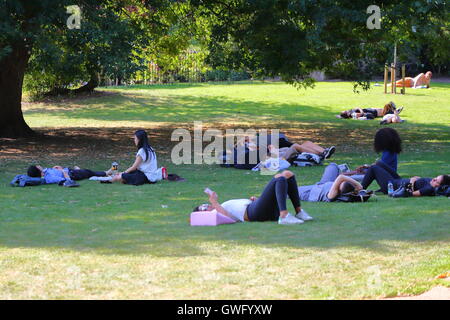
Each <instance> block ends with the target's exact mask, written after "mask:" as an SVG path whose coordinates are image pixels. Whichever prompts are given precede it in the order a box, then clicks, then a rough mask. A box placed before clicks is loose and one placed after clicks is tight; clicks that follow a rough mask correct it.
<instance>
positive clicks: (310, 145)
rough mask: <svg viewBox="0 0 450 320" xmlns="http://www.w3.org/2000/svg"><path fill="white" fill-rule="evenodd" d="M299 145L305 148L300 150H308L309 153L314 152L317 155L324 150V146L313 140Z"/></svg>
mask: <svg viewBox="0 0 450 320" xmlns="http://www.w3.org/2000/svg"><path fill="white" fill-rule="evenodd" d="M299 147H301V148H302V149H304V150H305V151H302V152H309V153H314V154H317V155H319V154H322V153H323V152H324V151H325V149H324V148H322V147H321V146H319V145H318V144H315V143H314V142H311V141H305V142H303V143H302V144H301V145H299ZM306 150H309V151H306Z"/></svg>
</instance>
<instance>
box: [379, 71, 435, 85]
mask: <svg viewBox="0 0 450 320" xmlns="http://www.w3.org/2000/svg"><path fill="white" fill-rule="evenodd" d="M432 76H433V73H432V72H431V71H428V72H427V73H425V74H423V73H419V74H418V75H417V76H416V77H414V78H411V77H405V83H403V79H400V80H398V81H397V82H396V83H395V85H396V86H397V87H403V86H405V87H406V88H419V87H422V86H426V87H427V88H429V87H430V82H431V77H432ZM390 85H391V84H388V86H390Z"/></svg>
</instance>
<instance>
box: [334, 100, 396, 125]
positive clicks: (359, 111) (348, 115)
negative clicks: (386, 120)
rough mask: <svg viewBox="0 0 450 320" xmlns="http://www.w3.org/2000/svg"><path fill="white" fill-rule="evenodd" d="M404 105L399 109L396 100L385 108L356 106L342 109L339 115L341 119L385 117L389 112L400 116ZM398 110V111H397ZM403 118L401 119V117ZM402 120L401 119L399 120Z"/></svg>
mask: <svg viewBox="0 0 450 320" xmlns="http://www.w3.org/2000/svg"><path fill="white" fill-rule="evenodd" d="M402 110H403V107H400V108H398V109H397V107H396V105H395V103H394V102H392V101H391V102H389V103H387V104H385V105H384V107H383V108H355V109H350V110H345V111H342V112H341V113H340V114H339V115H338V116H337V117H338V118H341V119H360V118H361V119H368V120H372V119H375V118H378V117H385V116H387V115H388V114H392V115H394V114H395V115H396V117H398V119H400V117H399V116H398V115H399V114H400V112H402ZM395 111H397V112H395ZM396 119H397V118H396ZM400 120H401V119H400ZM399 122H400V121H399Z"/></svg>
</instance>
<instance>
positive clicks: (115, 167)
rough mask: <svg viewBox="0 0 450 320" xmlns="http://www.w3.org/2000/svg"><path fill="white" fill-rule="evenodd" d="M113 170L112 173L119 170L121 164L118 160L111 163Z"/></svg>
mask: <svg viewBox="0 0 450 320" xmlns="http://www.w3.org/2000/svg"><path fill="white" fill-rule="evenodd" d="M111 171H112V175H115V174H117V173H118V172H119V164H118V163H117V162H115V161H114V162H113V163H111Z"/></svg>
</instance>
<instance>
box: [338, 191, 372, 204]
mask: <svg viewBox="0 0 450 320" xmlns="http://www.w3.org/2000/svg"><path fill="white" fill-rule="evenodd" d="M372 194H373V191H367V190H359V191H352V192H347V193H343V194H341V195H339V196H338V197H337V198H336V201H340V202H367V201H368V200H369V199H370V197H371V196H372Z"/></svg>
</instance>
